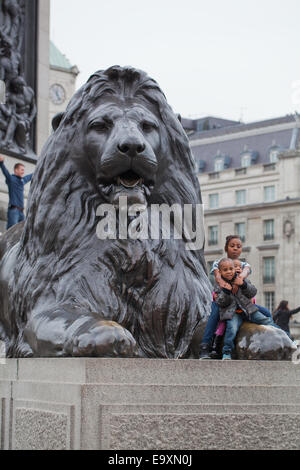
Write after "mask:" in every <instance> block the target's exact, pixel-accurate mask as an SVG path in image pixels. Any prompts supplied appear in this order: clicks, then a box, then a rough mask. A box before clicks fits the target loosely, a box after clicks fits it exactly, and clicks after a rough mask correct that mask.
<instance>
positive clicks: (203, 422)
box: [0, 358, 300, 450]
mask: <svg viewBox="0 0 300 470" xmlns="http://www.w3.org/2000/svg"><path fill="white" fill-rule="evenodd" d="M2 362H3V361H2ZM0 400H1V406H0V430H1V438H0V444H1V449H113V450H121V449H122V450H124V449H135V450H140V449H154V450H161V449H167V450H173V449H174V450H175V449H176V450H188V449H189V450H192V449H198V450H200V449H300V435H299V428H300V365H296V364H293V363H292V362H283V361H279V362H271V361H270V362H269V361H262V362H260V361H226V362H222V361H198V360H178V361H176V360H151V359H96V358H95V359H79V358H70V359H7V360H6V361H5V364H0Z"/></svg>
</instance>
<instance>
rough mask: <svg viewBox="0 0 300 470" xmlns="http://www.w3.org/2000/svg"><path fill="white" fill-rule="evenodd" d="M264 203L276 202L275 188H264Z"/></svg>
mask: <svg viewBox="0 0 300 470" xmlns="http://www.w3.org/2000/svg"><path fill="white" fill-rule="evenodd" d="M264 201H265V202H272V201H275V186H265V187H264Z"/></svg>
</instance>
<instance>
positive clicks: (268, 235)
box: [264, 219, 274, 240]
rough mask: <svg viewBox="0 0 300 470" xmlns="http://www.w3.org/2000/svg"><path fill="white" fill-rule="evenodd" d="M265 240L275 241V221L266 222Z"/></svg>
mask: <svg viewBox="0 0 300 470" xmlns="http://www.w3.org/2000/svg"><path fill="white" fill-rule="evenodd" d="M264 240H274V220H273V219H270V220H265V221H264Z"/></svg>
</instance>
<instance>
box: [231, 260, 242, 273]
mask: <svg viewBox="0 0 300 470" xmlns="http://www.w3.org/2000/svg"><path fill="white" fill-rule="evenodd" d="M233 266H234V269H235V272H236V273H237V274H241V272H242V265H241V262H240V261H239V260H238V259H235V260H234V261H233Z"/></svg>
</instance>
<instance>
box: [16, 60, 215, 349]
mask: <svg viewBox="0 0 300 470" xmlns="http://www.w3.org/2000/svg"><path fill="white" fill-rule="evenodd" d="M53 124H54V129H55V130H54V132H53V133H52V135H51V136H50V138H49V139H48V141H47V142H46V144H45V146H44V148H43V150H42V154H41V156H40V158H39V161H38V164H37V167H36V171H35V173H34V176H33V180H32V184H31V191H30V195H29V200H28V210H27V220H26V223H25V228H24V231H23V234H22V237H21V240H20V245H19V249H18V263H17V266H16V268H15V271H14V279H13V283H14V285H13V287H12V290H13V298H14V302H13V303H14V311H15V315H16V316H17V317H18V318H22V321H23V322H25V323H26V321H27V316H28V312H30V311H33V310H34V309H35V308H36V306H37V305H39V306H41V308H42V306H43V303H42V302H41V299H44V300H43V301H44V303H45V302H47V303H51V302H52V303H55V302H56V303H57V302H64V301H65V300H66V298H67V297H68V298H69V297H72V299H73V298H75V297H76V301H78V302H79V303H81V305H83V304H84V305H86V306H87V307H86V308H88V309H90V310H92V309H93V311H94V312H95V311H97V310H96V307H97V305H98V306H99V302H102V299H100V300H99V289H100V291H101V286H99V284H97V282H96V278H97V272H98V271H97V269H98V267H97V266H96V262H94V258H93V256H95V257H96V260H97V262H99V263H101V261H102V262H103V266H104V265H105V266H106V264H105V263H107V260H104V253H106V252H108V251H109V250H110V253H109V256H110V258H109V259H110V260H112V261H109V263H110V262H111V263H112V264H114V263H115V267H114V269H115V270H118V269H120V270H121V269H123V266H126V270H127V271H126V273H125V274H126V275H127V273H128V272H133V273H134V274H133V275H131V274H130V276H131V277H130V276H129V277H130V281H128V283H129V284H130V283H131V285H132V283H133V279H132V276H135V275H136V277H139V278H141V279H142V281H140V280H139V282H140V285H142V284H143V278H144V279H146V277H147V276H149V275H150V274H149V273H150V271H151V270H152V271H151V273H152V274H151V276H152V280H151V282H150V281H149V279H148V278H147V279H148V280H147V283H146V284H147V285H146V284H145V282H144V284H145V285H144V287H143V288H144V291H143V294H142V295H148V294H149V299H148V301H147V302H148V304H149V305H151V297H150V291H151V289H152V291H151V295H152V296H156V297H157V298H159V297H158V296H159V295H162V294H160V291H159V289H158V287H157V285H158V279H159V276H160V275H161V276H162V271H163V270H162V268H161V267H159V265H160V263H165V266H167V268H166V269H168V270H172V269H173V268H174V266H175V265H176V263H177V266H180V270H182V273H183V274H182V277H183V284H182V286H181V287H180V289H185V290H187V289H189V288H190V289H191V298H189V296H187V295H186V294H185V293H182V292H181V291H180V289H179V288H178V285H177V284H178V282H177V281H178V279H177V278H178V276H177V275H176V273H175V272H174V276H173V274H172V276H169V275H168V274H166V277H168V276H169V280H168V282H170V284H171V283H172V285H170V296H171V295H173V294H172V292H173V293H174V296H175V297H176V299H175V300H174V301H173V303H172V302H171V301H168V302H169V303H168V302H167V299H163V302H164V307H163V311H162V312H161V313H159V309H158V310H156V312H155V315H156V317H158V316H159V315H161V317H167V316H168V315H169V314H170V312H169V310H171V309H172V308H173V309H175V310H176V312H177V313H176V315H177V319H176V321H175V320H174V321H173V320H172V321H169V322H168V321H167V320H160V322H163V323H165V328H166V331H167V330H168V328H169V329H170V332H168V333H163V334H164V335H165V338H164V339H163V341H164V342H165V343H166V342H168V341H169V344H170V340H169V339H168V340H167V339H166V338H167V336H168V337H169V336H171V335H175V336H176V342H177V343H176V344H177V346H178V345H180V344H181V342H180V341H181V340H180V331H181V332H182V334H183V335H184V334H186V335H187V337H188V338H189V339H190V338H191V335H192V333H193V331H194V328H195V326H196V325H197V323H198V322H199V321H200V320H201V318H202V317H203V316H205V314H207V310H208V305H209V295H210V291H209V287H208V286H209V284H208V281H207V278H206V275H205V268H204V261H203V253H202V250H198V251H195V252H187V251H185V250H184V247H183V245H184V241H182V240H181V241H178V243H176V244H174V243H173V244H172V243H171V244H169V245H168V243H167V241H166V242H165V241H163V243H161V241H159V240H158V241H157V242H156V244H152V245H151V243H150V242H149V243H148V245H147V244H144V245H143V243H142V242H140V243H137V244H135V245H134V244H128V246H127V247H126V248H124V247H123V246H122V247H121V246H118V250H119V251H117V254H115V251H114V250H117V249H116V248H115V247H114V246H113V244H112V243H111V244H110V243H106V244H105V248H104V243H103V242H102V244H101V243H100V241H99V240H98V239H97V237H96V225H97V221H98V219H97V216H96V209H97V207H98V206H99V204H102V203H104V202H105V203H106V202H111V203H113V204H115V205H117V203H118V198H119V196H120V195H126V196H127V197H128V201H129V203H136V202H137V203H140V204H144V205H150V204H154V203H155V204H162V203H166V204H169V205H172V204H174V203H179V204H181V205H183V204H192V205H194V204H199V203H201V195H200V188H199V183H198V179H197V176H196V174H195V171H194V160H193V157H192V155H191V152H190V148H189V143H188V138H187V136H186V134H185V132H184V130H183V128H182V126H181V124H180V122H179V120H178V118H177V116H176V115H175V114H174V113H173V111H172V109H171V108H170V106H169V105H168V104H167V101H166V98H165V96H164V94H163V92H162V91H161V90H160V88H159V86H158V84H157V83H156V82H155V81H154V80H153V79H151V78H149V77H148V76H147V74H146V73H144V72H142V71H140V70H136V69H133V68H130V67H124V68H122V67H119V66H114V67H111V68H109V69H108V70H106V71H99V72H96V73H95V74H94V75H92V76H91V77H90V79H89V80H88V82H87V83H86V84H85V85H84V86H83V87H82V88H80V90H78V91H77V93H76V94H75V95H74V97H73V98H72V99H71V101H70V103H69V105H68V107H67V109H66V112H65V113H63V114H62V115H60V116H58V117H56V118H55V119H54V122H53ZM173 242H174V241H173ZM137 247H138V249H137ZM137 252H139V253H140V255H139V256H140V258H139V260H140V261H138V259H137ZM99 253H102V255H101V254H100V255H99ZM123 258H124V259H123ZM179 259H180V261H179ZM145 260H147V263H148V264H149V266H150V264H151V263H152V265H153V266H152V265H151V266H152V268H153V269H152V268H151V270H150V268H149V269H148V271H147V272H146V271H145V267H144V266H142V262H145ZM176 260H177V261H176ZM122 263H123V264H122ZM139 263H140V264H139ZM83 264H84V265H85V268H84V269H83V267H82V266H83ZM118 264H119V265H120V266H118ZM89 267H90V270H91V272H90V273H88V270H89ZM124 269H125V268H124ZM130 269H131V271H130ZM98 270H99V269H98ZM108 270H109V266H108ZM154 271H155V272H154ZM122 273H123V274H122ZM125 274H124V271H122V272H121V271H120V273H118V276H119V277H118V279H119V281H118V282H120V286H122V282H123V281H122V279H123V278H122V276H123V275H124V276H125ZM125 277H126V276H125ZM125 277H124V279H125ZM79 278H80V282H79V281H78V282H79V284H78V286H79V287H78V286H77V288H76V289H77V290H76V289H74V290H73V291H72V293H70V289H71V288H70V289H69V288H68V289H66V285H68V286H69V285H70V284H72V280H73V279H79ZM194 280H196V281H195V283H196V284H197V288H196V287H195V289H196V290H195V291H193V288H191V287H189V286H191V284H192V283H193V282H194ZM161 282H166V279H165V280H161ZM173 284H174V285H173ZM162 285H163V284H161V286H162ZM87 286H88V287H87ZM130 288H131V287H130ZM112 289H114V295H115V292H116V290H117V289H119V287H118V286H117V287H116V286H115V284H114V285H113V287H112ZM136 289H137V290H138V288H136ZM155 289H156V291H157V292H156V293H155V292H154V291H155ZM125 290H126V289H125ZM105 295H106V294H105ZM118 295H120V297H118ZM122 295H123V294H122V293H120V294H117V300H116V301H115V306H113V307H112V310H111V312H112V313H111V318H112V319H113V320H116V321H121V320H120V317H121V318H122V319H123V320H122V321H121V324H126V327H128V328H129V329H130V331H132V330H133V329H134V328H136V326H132V324H131V323H130V322H132V321H133V320H132V317H133V314H132V313H131V314H130V315H131V316H130V318H131V320H130V321H129V320H128V318H127V319H126V313H124V312H125V310H124V309H125V307H126V309H127V306H128V302H127V300H126V301H125V300H124V299H123V297H122ZM139 295H140V294H139ZM177 297H178V299H177ZM112 298H113V299H114V297H112ZM120 298H122V302H121V301H120V302H119V299H120ZM78 299H79V300H78ZM126 302H127V303H126ZM165 302H167V303H165ZM121 304H122V305H123V307H124V308H123V307H120V305H121ZM192 304H193V305H192ZM132 305H133V303H132ZM132 305H131V307H130V308H134V307H132ZM128 308H129V307H128ZM149 308H151V307H149ZM122 309H123V310H124V311H123V310H122ZM181 311H182V312H181ZM17 312H19V313H17ZM116 312H120V313H118V314H117V313H116ZM180 312H181V313H180ZM189 312H190V313H189ZM117 315H119V317H118V316H117ZM180 315H182V318H181V320H180V319H179V317H180ZM151 321H152V320H151ZM149 322H150V319H149ZM150 323H151V322H150ZM150 323H149V324H150ZM130 325H131V326H130ZM149 328H150V327H149ZM139 331H141V328H140V329H139ZM185 332H187V333H185ZM147 334H149V335H150V333H147ZM152 341H153V338H152ZM187 341H189V340H187ZM177 346H176V347H177ZM174 347H175V346H174V345H173V346H172V347H171V346H170V348H171V349H172V348H173V349H172V351H173V350H174ZM176 347H175V349H176ZM145 348H146V346H145ZM164 348H165V349H168V348H169V346H168V345H166V344H165V346H164ZM178 348H179V349H180V348H181V350H182V351H186V345H185V346H178ZM162 349H163V347H162ZM164 354H168V353H165V352H162V353H161V356H163V355H164ZM171 354H175V353H170V355H171ZM178 354H180V352H178Z"/></svg>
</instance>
